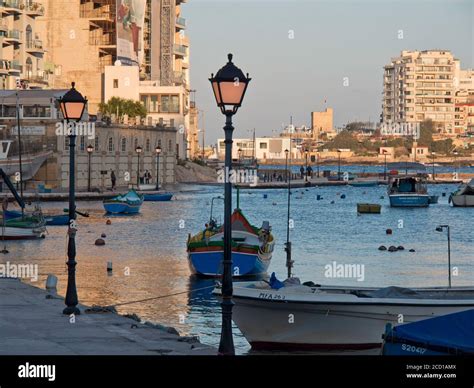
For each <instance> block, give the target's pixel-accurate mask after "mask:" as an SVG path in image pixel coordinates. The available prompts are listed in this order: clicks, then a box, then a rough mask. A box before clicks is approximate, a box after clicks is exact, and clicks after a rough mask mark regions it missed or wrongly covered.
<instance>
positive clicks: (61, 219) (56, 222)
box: [4, 210, 69, 226]
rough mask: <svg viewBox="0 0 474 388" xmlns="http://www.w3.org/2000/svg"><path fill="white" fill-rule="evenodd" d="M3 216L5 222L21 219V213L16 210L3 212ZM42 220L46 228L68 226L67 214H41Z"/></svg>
mask: <svg viewBox="0 0 474 388" xmlns="http://www.w3.org/2000/svg"><path fill="white" fill-rule="evenodd" d="M4 214H5V219H7V220H14V219H16V218H19V217H22V213H21V211H18V210H5V213H4ZM43 218H44V221H45V223H46V225H47V226H63V225H69V215H68V214H59V215H47V214H43Z"/></svg>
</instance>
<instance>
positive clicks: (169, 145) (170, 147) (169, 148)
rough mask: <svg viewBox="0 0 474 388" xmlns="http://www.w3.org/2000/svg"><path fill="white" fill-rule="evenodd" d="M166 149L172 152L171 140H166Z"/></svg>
mask: <svg viewBox="0 0 474 388" xmlns="http://www.w3.org/2000/svg"><path fill="white" fill-rule="evenodd" d="M168 151H169V152H173V142H172V141H171V139H170V140H168Z"/></svg>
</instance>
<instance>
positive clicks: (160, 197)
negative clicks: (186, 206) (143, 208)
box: [145, 193, 173, 202]
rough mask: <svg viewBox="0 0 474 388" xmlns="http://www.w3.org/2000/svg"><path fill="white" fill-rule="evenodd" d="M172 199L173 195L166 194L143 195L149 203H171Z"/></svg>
mask: <svg viewBox="0 0 474 388" xmlns="http://www.w3.org/2000/svg"><path fill="white" fill-rule="evenodd" d="M172 198H173V194H171V193H166V194H145V201H149V202H165V201H171V199H172Z"/></svg>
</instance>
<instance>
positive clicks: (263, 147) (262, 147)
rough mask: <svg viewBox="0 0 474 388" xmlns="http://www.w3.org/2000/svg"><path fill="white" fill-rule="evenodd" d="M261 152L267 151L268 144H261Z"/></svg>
mask: <svg viewBox="0 0 474 388" xmlns="http://www.w3.org/2000/svg"><path fill="white" fill-rule="evenodd" d="M259 147H260V149H261V150H266V149H267V143H260V145H259Z"/></svg>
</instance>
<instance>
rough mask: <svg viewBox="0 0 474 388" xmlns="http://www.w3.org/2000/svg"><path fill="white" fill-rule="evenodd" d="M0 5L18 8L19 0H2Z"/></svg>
mask: <svg viewBox="0 0 474 388" xmlns="http://www.w3.org/2000/svg"><path fill="white" fill-rule="evenodd" d="M0 5H1V6H2V7H5V8H16V9H20V0H3V1H1V2H0Z"/></svg>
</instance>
